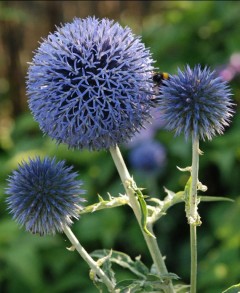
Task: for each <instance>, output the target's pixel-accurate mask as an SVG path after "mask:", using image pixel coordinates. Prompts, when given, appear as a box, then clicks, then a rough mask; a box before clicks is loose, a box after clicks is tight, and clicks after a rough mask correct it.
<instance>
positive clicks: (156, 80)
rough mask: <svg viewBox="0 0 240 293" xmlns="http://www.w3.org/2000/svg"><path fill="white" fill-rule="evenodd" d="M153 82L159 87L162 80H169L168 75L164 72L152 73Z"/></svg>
mask: <svg viewBox="0 0 240 293" xmlns="http://www.w3.org/2000/svg"><path fill="white" fill-rule="evenodd" d="M152 78H153V82H154V83H155V84H156V85H158V86H160V85H161V84H162V81H163V80H164V79H169V74H168V73H166V72H154V73H153V77H152Z"/></svg>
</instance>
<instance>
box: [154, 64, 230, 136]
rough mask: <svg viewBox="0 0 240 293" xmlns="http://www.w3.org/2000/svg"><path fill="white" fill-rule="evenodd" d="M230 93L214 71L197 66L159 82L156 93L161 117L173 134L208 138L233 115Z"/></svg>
mask: <svg viewBox="0 0 240 293" xmlns="http://www.w3.org/2000/svg"><path fill="white" fill-rule="evenodd" d="M230 97H231V92H230V89H229V87H228V85H227V83H226V82H225V81H223V80H222V79H221V78H220V77H218V76H217V74H216V73H215V71H211V70H210V69H209V68H207V67H205V68H204V69H201V67H200V65H197V66H195V67H194V68H193V69H191V68H190V67H189V66H186V68H185V70H184V71H181V70H180V69H179V70H178V74H177V75H174V76H170V78H169V80H165V81H163V85H162V86H161V94H160V96H159V98H160V99H159V109H160V113H161V115H162V116H161V117H162V119H163V121H164V123H165V127H166V128H167V129H168V130H173V131H175V133H176V135H179V134H180V133H184V135H185V137H186V139H187V138H188V137H191V136H192V135H193V137H195V138H196V137H199V138H200V139H202V140H205V139H209V140H211V139H212V137H213V136H214V135H216V134H222V133H223V131H224V127H225V126H228V125H229V122H230V119H231V117H232V115H233V112H234V111H233V109H232V106H233V103H232V101H231V98H230Z"/></svg>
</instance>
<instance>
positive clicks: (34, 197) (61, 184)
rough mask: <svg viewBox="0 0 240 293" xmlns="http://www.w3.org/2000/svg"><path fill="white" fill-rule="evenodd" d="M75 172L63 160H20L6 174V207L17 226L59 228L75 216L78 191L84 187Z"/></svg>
mask: <svg viewBox="0 0 240 293" xmlns="http://www.w3.org/2000/svg"><path fill="white" fill-rule="evenodd" d="M81 186H82V182H81V181H79V180H77V173H75V172H73V171H72V167H67V166H66V165H65V162H64V161H59V162H56V160H55V158H53V159H50V158H48V157H46V158H44V159H43V160H41V159H40V158H39V157H36V158H35V159H33V160H31V159H30V160H29V162H28V163H27V162H25V161H24V162H22V164H20V165H19V168H18V170H15V171H13V173H12V175H10V176H9V178H8V187H7V188H6V194H8V195H9V196H8V197H7V199H6V202H7V207H8V209H9V210H10V213H11V214H12V215H13V219H15V220H16V221H17V222H18V224H20V226H25V228H26V230H27V231H30V232H31V233H33V234H36V233H39V234H40V235H47V234H55V233H56V232H62V231H63V229H64V227H65V226H70V225H71V224H72V218H75V219H77V218H78V215H79V211H80V210H81V202H83V201H84V199H83V198H81V197H80V196H79V195H80V194H83V193H84V191H83V190H82V188H81Z"/></svg>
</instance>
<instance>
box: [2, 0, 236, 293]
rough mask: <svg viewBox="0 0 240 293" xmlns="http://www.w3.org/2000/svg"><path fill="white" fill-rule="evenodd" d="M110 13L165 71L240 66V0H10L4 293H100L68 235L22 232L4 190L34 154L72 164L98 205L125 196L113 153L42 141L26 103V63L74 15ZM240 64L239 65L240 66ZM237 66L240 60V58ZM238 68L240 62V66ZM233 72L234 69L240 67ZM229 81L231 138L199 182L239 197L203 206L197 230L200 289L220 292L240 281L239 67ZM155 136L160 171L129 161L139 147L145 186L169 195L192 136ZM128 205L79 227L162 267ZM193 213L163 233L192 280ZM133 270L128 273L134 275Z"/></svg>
mask: <svg viewBox="0 0 240 293" xmlns="http://www.w3.org/2000/svg"><path fill="white" fill-rule="evenodd" d="M88 15H96V16H97V17H108V18H111V19H114V20H115V21H119V22H120V23H121V24H122V25H123V26H125V25H128V26H129V27H131V28H132V30H133V31H134V32H135V33H136V34H141V35H142V36H143V40H144V42H145V43H146V45H147V46H148V47H150V48H151V51H152V52H153V57H154V59H155V60H157V63H156V66H157V67H159V68H160V69H161V70H163V71H167V72H169V73H175V72H176V68H177V67H178V66H179V67H181V68H182V67H183V66H184V65H185V64H186V63H188V64H189V65H190V66H193V65H195V64H197V63H201V64H203V65H209V66H210V67H211V68H216V69H217V70H222V69H225V72H226V71H227V70H228V69H229V68H230V69H231V66H232V65H234V66H235V67H236V68H238V70H239V71H240V61H239V60H238V59H237V58H235V59H234V56H235V57H236V56H237V55H234V54H236V53H239V52H240V34H239V31H240V20H239V15H240V3H239V2H238V1H2V2H0V164H1V169H0V194H1V197H0V291H1V292H8V293H15V292H33V293H38V292H46V293H47V292H51V293H52V292H55V293H63V292H68V293H69V292H82V293H92V292H97V290H96V289H95V288H94V287H93V285H92V284H91V282H90V281H89V279H88V268H87V266H86V265H85V264H84V262H83V261H82V260H81V259H80V258H79V257H78V256H77V254H76V253H73V252H69V251H67V250H66V249H65V247H67V246H69V242H68V241H67V240H66V237H65V236H64V235H57V236H55V237H44V238H43V237H39V236H34V235H30V234H28V233H26V232H24V231H23V230H21V229H19V227H17V225H16V224H15V222H13V220H12V219H11V218H10V216H9V215H8V213H7V211H6V206H5V202H4V199H5V195H4V188H5V186H6V178H7V176H8V174H9V173H10V172H11V171H12V170H13V169H14V168H16V167H17V164H18V163H19V162H20V161H21V160H22V159H26V158H27V157H28V156H34V155H41V156H44V155H50V156H56V157H57V158H59V159H65V160H67V162H68V164H73V165H74V166H75V169H76V170H79V173H80V176H81V178H82V179H83V180H84V182H85V186H84V187H85V189H86V190H87V191H88V192H87V200H88V202H89V203H93V202H95V201H97V194H100V195H101V196H103V197H106V196H107V193H108V192H110V193H111V194H112V195H113V196H114V195H117V194H118V192H123V188H122V186H121V184H120V180H119V178H118V176H117V172H116V170H115V168H114V165H113V162H112V160H111V157H110V154H109V153H108V152H104V151H102V152H92V153H89V152H88V151H83V152H79V151H70V150H68V149H67V147H65V146H56V145H55V143H53V142H52V141H51V140H50V139H49V138H48V137H43V135H42V133H41V132H40V130H39V128H38V125H37V123H36V122H34V121H33V118H32V115H31V113H30V111H29V109H28V107H27V100H26V95H25V76H26V71H27V66H28V65H27V62H30V61H31V58H32V55H33V54H32V51H33V50H35V49H36V48H37V46H38V41H39V40H40V39H41V38H42V37H46V36H47V34H48V33H49V31H53V30H54V29H55V25H60V23H64V22H68V21H69V22H70V21H71V20H72V19H73V17H86V16H88ZM237 60H238V61H237ZM234 62H235V63H236V64H233V63H234ZM237 62H238V63H237ZM237 66H238V67H237ZM230 69H229V70H230ZM238 70H235V71H234V74H232V75H231V77H230V78H229V80H230V86H231V87H232V89H233V94H234V96H233V98H234V101H235V103H236V111H237V113H236V115H235V117H234V119H233V123H232V124H231V126H230V127H229V128H228V129H227V130H226V133H225V135H223V136H220V137H216V138H214V139H213V141H211V142H202V143H201V145H200V147H201V149H202V150H203V151H204V155H203V156H202V157H201V158H200V180H201V181H202V183H204V184H205V185H207V186H208V192H207V194H208V195H212V196H228V197H231V198H233V199H235V202H234V203H201V205H200V208H199V209H200V215H201V216H202V221H203V224H202V226H201V227H200V228H199V229H198V234H199V236H198V241H199V274H198V278H199V292H200V293H201V292H203V293H215V292H216V293H217V292H218V293H219V292H222V291H223V290H224V289H226V288H227V287H228V286H230V285H232V284H235V283H238V282H239V281H240V280H239V271H240V270H239V268H240V255H239V247H240V232H239V219H240V218H239V217H240V213H239V212H240V180H239V176H240V135H239V131H240V115H239V109H238V107H239V106H238V104H239V99H240V95H239V92H240V87H239V81H240V77H239V71H238ZM154 138H155V140H157V141H159V142H161V143H162V145H163V146H164V147H165V150H166V162H165V164H164V165H163V166H162V167H161V170H159V172H157V173H156V172H143V171H140V170H137V169H135V168H134V167H133V166H131V164H130V160H129V156H130V152H131V151H133V150H132V149H131V147H130V146H129V145H128V146H122V151H123V154H124V156H125V158H126V161H127V164H128V166H129V168H130V172H131V174H133V176H134V177H135V179H136V181H137V182H139V183H140V185H141V187H147V191H148V192H149V193H150V194H154V196H156V197H159V198H163V196H164V190H163V187H164V186H165V187H167V188H168V189H171V190H174V191H178V190H181V189H182V188H183V186H184V184H185V182H186V177H185V174H182V173H181V172H179V171H178V170H177V169H176V166H180V167H185V166H187V165H190V164H191V147H190V144H189V142H186V141H184V138H183V137H178V138H174V137H173V134H172V133H168V132H166V131H165V130H163V129H161V125H160V124H159V125H158V127H157V130H156V131H155V134H154ZM132 219H133V217H131V211H130V209H129V208H127V207H121V208H116V209H114V210H108V211H102V212H98V213H96V214H91V215H84V216H82V217H81V219H80V221H78V222H76V223H75V224H74V226H73V230H74V231H75V233H76V235H77V236H78V237H79V239H80V240H81V242H82V244H83V245H84V246H85V247H86V249H87V250H88V251H89V252H91V251H93V250H95V249H102V248H107V249H110V248H114V249H115V250H122V251H124V252H126V253H129V254H130V255H131V256H132V257H133V258H134V257H136V256H138V255H141V256H142V260H143V261H144V262H145V263H146V264H147V265H149V266H150V265H151V263H150V262H149V261H150V258H149V255H148V253H147V250H146V247H145V243H144V241H143V239H142V236H141V234H140V232H139V228H138V227H137V225H136V223H135V221H134V220H132ZM186 222H187V221H186V218H185V213H184V206H183V205H182V204H180V205H177V206H174V207H173V208H172V209H171V210H170V211H169V212H168V214H167V215H166V216H165V217H164V218H162V219H161V221H159V222H158V224H157V225H156V227H155V231H156V234H157V235H158V239H159V245H160V247H161V250H162V252H163V253H164V254H165V255H166V256H167V260H166V262H167V266H168V268H169V271H171V272H174V273H176V274H178V275H179V276H180V277H181V280H182V281H183V282H186V283H188V282H189V261H190V259H189V231H188V230H189V227H188V225H187V223H186ZM126 274H127V272H125V271H121V272H119V276H120V278H121V277H126Z"/></svg>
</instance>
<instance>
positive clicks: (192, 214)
mask: <svg viewBox="0 0 240 293" xmlns="http://www.w3.org/2000/svg"><path fill="white" fill-rule="evenodd" d="M198 169H199V139H198V137H195V136H193V138H192V168H191V177H192V183H191V189H190V196H189V224H190V246H191V286H190V293H196V290H197V225H199V223H200V218H199V215H198V211H197V205H198V198H197V184H198Z"/></svg>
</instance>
